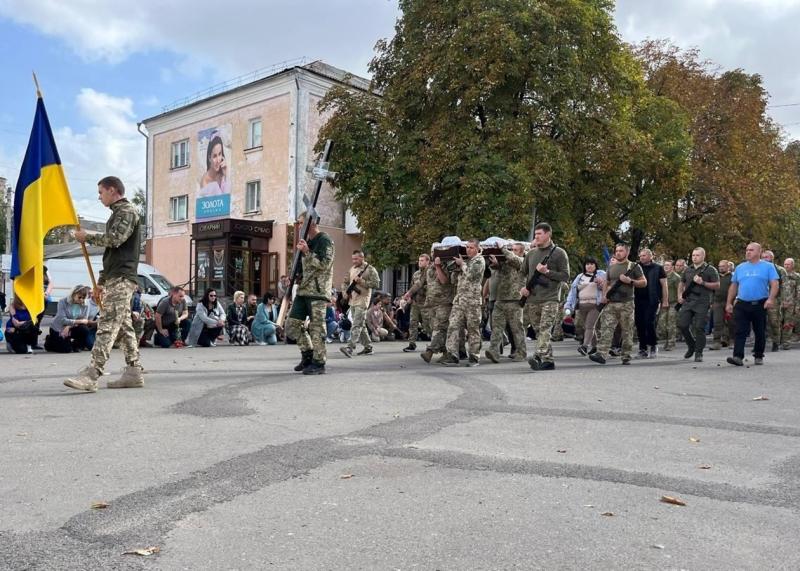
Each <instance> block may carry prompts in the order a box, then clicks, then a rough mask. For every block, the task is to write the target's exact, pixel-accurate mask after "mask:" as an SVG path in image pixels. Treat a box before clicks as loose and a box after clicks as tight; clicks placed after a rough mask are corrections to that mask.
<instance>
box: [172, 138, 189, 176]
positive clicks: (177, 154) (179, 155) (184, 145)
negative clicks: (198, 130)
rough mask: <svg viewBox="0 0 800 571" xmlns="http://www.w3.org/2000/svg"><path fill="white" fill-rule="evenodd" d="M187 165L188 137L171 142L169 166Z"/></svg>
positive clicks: (176, 167)
mask: <svg viewBox="0 0 800 571" xmlns="http://www.w3.org/2000/svg"><path fill="white" fill-rule="evenodd" d="M188 165H189V139H184V140H183V141H178V142H177V143H172V159H171V162H170V168H173V169H179V168H181V167H185V166H188Z"/></svg>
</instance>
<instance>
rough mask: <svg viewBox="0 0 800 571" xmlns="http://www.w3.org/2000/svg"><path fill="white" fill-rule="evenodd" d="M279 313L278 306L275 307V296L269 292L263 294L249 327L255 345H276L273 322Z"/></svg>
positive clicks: (275, 332)
mask: <svg viewBox="0 0 800 571" xmlns="http://www.w3.org/2000/svg"><path fill="white" fill-rule="evenodd" d="M250 297H255V296H250ZM279 311H280V310H279V309H278V306H277V305H275V296H274V295H272V293H271V292H267V293H265V294H264V297H263V299H262V300H261V303H259V304H258V307H257V309H256V314H255V317H254V318H253V325H252V327H251V332H252V334H253V337H254V338H255V340H256V343H257V344H259V345H277V343H278V336H277V332H278V327H277V325H276V324H275V322H276V321H277V320H278V312H279Z"/></svg>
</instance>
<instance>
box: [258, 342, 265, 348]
mask: <svg viewBox="0 0 800 571" xmlns="http://www.w3.org/2000/svg"><path fill="white" fill-rule="evenodd" d="M256 345H259V346H261V347H263V346H264V345H266V343H265V342H264V341H259V342H257V343H256Z"/></svg>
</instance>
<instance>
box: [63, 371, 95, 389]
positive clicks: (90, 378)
mask: <svg viewBox="0 0 800 571" xmlns="http://www.w3.org/2000/svg"><path fill="white" fill-rule="evenodd" d="M99 378H100V373H99V372H97V369H95V368H94V367H92V366H89V367H84V368H83V369H81V370H80V371H78V375H77V376H76V377H70V378H69V379H67V380H66V381H64V386H67V387H69V388H71V389H76V390H79V391H86V392H89V393H96V392H97V379H99Z"/></svg>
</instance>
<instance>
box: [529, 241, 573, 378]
mask: <svg viewBox="0 0 800 571" xmlns="http://www.w3.org/2000/svg"><path fill="white" fill-rule="evenodd" d="M548 255H550V259H549V261H548V263H547V266H548V269H549V271H548V273H547V274H546V275H545V274H539V277H538V279H539V282H540V283H537V284H534V286H533V289H531V290H530V295H529V296H528V300H527V302H526V303H525V308H524V309H525V321H524V323H523V326H526V325H528V324H529V325H530V326H531V327H533V329H534V330H535V331H536V354H535V356H534V359H533V360H534V361H538V362H541V363H553V347H552V345H551V343H550V340H551V336H552V332H553V327H554V326H555V324H556V321H557V320H558V318H559V311H558V304H559V301H560V299H559V298H560V294H561V282H564V281H567V280H568V279H569V258H568V257H567V253H566V252H565V251H564V250H563V249H561V248H558V247H556V246H555V244H553V243H552V242H551V243H550V244H548V245H547V246H545V247H539V248H533V249H532V250H530V251H528V253H527V254H525V259H524V260H523V262H522V273H523V275H524V276H525V283H526V286H527V285H528V284H531V281H532V279H533V275H534V273H535V272H536V266H537V265H538V264H540V263H541V262H542V261H543V260H544V258H545V257H546V256H548ZM529 289H530V287H529ZM529 362H531V366H532V367H533V366H534V364H535V363H534V362H532V361H530V360H529ZM550 368H552V365H551V366H550Z"/></svg>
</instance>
